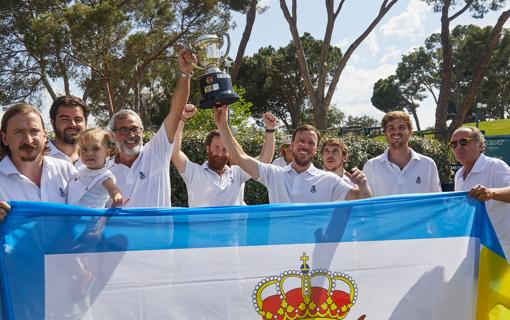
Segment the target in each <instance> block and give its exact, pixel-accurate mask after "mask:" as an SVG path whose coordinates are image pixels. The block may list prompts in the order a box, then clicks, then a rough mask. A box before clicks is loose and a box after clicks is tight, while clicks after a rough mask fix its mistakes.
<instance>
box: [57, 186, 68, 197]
mask: <svg viewBox="0 0 510 320" xmlns="http://www.w3.org/2000/svg"><path fill="white" fill-rule="evenodd" d="M58 191H60V196H61V197H62V198H63V197H65V196H66V194H65V192H64V190H62V188H58Z"/></svg>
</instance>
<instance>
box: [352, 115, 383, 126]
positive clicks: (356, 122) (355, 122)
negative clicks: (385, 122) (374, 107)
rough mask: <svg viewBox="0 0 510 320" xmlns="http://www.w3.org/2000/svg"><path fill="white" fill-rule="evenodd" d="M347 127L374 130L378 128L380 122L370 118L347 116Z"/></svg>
mask: <svg viewBox="0 0 510 320" xmlns="http://www.w3.org/2000/svg"><path fill="white" fill-rule="evenodd" d="M346 126H347V127H361V128H375V127H379V126H380V122H379V121H378V120H377V119H374V118H372V117H370V116H366V115H365V116H360V117H356V116H349V117H348V118H347V123H346Z"/></svg>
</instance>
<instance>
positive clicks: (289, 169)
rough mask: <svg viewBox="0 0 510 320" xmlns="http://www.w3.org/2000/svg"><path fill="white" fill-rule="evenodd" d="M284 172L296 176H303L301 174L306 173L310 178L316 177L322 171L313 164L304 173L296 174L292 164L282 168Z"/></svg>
mask: <svg viewBox="0 0 510 320" xmlns="http://www.w3.org/2000/svg"><path fill="white" fill-rule="evenodd" d="M284 171H286V172H295V173H296V174H303V173H308V174H310V175H312V176H316V175H318V174H319V173H320V172H321V171H322V170H320V169H317V168H316V167H315V166H314V165H313V163H310V166H309V167H308V169H306V170H305V171H303V172H301V173H297V172H296V170H294V168H293V167H292V162H291V163H289V164H288V165H287V166H285V167H284Z"/></svg>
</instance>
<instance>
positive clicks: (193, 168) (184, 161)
mask: <svg viewBox="0 0 510 320" xmlns="http://www.w3.org/2000/svg"><path fill="white" fill-rule="evenodd" d="M196 112H197V108H196V107H195V106H194V105H192V104H188V105H186V107H185V108H184V111H183V113H182V117H181V121H180V122H179V127H178V128H177V133H176V135H175V141H174V152H173V155H172V162H173V164H174V166H175V167H176V169H177V171H178V172H179V174H180V175H181V177H182V178H183V180H184V182H185V183H186V189H187V192H188V206H189V207H190V208H193V207H213V206H237V205H244V204H245V203H244V201H243V198H244V184H245V182H246V181H248V180H249V179H250V176H249V175H248V174H247V173H246V172H244V171H243V170H242V169H241V168H240V167H239V166H236V165H230V157H229V154H228V152H227V151H226V150H225V146H224V144H223V140H222V139H221V137H220V133H219V131H218V130H212V131H210V132H209V134H208V135H207V137H206V138H205V143H204V147H205V152H206V153H207V161H205V162H204V163H203V164H202V165H199V164H197V163H194V162H192V161H190V160H189V159H188V157H187V156H186V154H185V153H184V152H183V151H182V150H181V140H182V132H183V129H184V124H185V122H186V121H187V120H188V119H190V118H191V117H192V116H193V115H195V114H196ZM263 120H264V127H265V131H266V135H265V139H264V145H263V147H262V151H261V153H260V155H259V156H258V159H260V161H262V162H264V163H269V162H270V161H271V159H272V158H273V153H274V146H275V126H276V118H275V116H273V115H272V114H271V113H269V112H266V113H265V114H264V116H263Z"/></svg>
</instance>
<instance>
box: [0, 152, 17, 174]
mask: <svg viewBox="0 0 510 320" xmlns="http://www.w3.org/2000/svg"><path fill="white" fill-rule="evenodd" d="M0 172H2V173H3V174H5V175H6V176H8V175H11V174H14V173H18V174H19V172H18V169H16V167H15V166H14V163H13V162H12V160H11V157H9V156H7V155H6V156H5V157H4V158H3V159H2V161H0Z"/></svg>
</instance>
